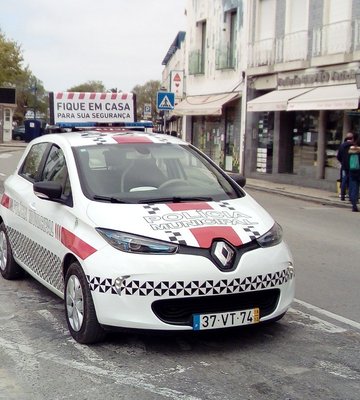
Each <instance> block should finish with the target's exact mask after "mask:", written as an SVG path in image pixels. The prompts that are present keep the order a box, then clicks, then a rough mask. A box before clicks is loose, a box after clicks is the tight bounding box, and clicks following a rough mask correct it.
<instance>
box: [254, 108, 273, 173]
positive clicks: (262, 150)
mask: <svg viewBox="0 0 360 400" xmlns="http://www.w3.org/2000/svg"><path fill="white" fill-rule="evenodd" d="M273 142H274V113H273V112H264V113H261V115H260V118H259V122H258V147H257V155H256V171H257V172H264V173H268V174H271V173H272V160H273Z"/></svg>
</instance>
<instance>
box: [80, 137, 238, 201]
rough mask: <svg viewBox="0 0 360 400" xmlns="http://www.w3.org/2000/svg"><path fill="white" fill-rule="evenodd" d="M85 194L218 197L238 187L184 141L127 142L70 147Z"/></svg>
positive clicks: (146, 197)
mask: <svg viewBox="0 0 360 400" xmlns="http://www.w3.org/2000/svg"><path fill="white" fill-rule="evenodd" d="M74 155H75V159H76V163H77V166H78V170H79V178H80V182H81V186H82V190H83V192H84V194H85V195H86V196H87V197H88V198H89V199H92V200H96V201H107V202H112V203H156V202H187V201H211V200H214V201H220V200H227V199H232V198H237V197H241V196H243V192H242V191H241V190H240V189H238V188H237V187H236V185H234V184H233V183H231V181H230V180H229V179H228V178H226V177H225V176H224V175H223V174H222V173H221V172H220V170H219V169H218V168H216V167H214V166H213V165H212V164H211V163H210V162H209V161H208V160H207V159H206V158H205V157H203V156H202V155H201V154H200V153H198V152H197V151H196V150H195V149H194V148H192V147H191V146H187V145H177V144H169V143H166V144H165V143H164V144H156V143H127V144H109V145H108V144H102V145H97V146H83V147H75V148H74Z"/></svg>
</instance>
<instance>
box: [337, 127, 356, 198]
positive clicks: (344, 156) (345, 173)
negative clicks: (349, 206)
mask: <svg viewBox="0 0 360 400" xmlns="http://www.w3.org/2000/svg"><path fill="white" fill-rule="evenodd" d="M353 141H354V135H353V134H352V133H351V132H349V133H347V134H346V137H345V140H344V142H343V143H341V145H340V147H339V150H338V152H337V156H336V157H337V159H338V161H339V162H340V164H341V168H340V180H341V192H340V193H341V195H340V196H341V200H343V201H344V200H345V195H346V190H347V189H348V188H349V149H350V146H351V145H352V144H353Z"/></svg>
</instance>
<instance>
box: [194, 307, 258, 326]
mask: <svg viewBox="0 0 360 400" xmlns="http://www.w3.org/2000/svg"><path fill="white" fill-rule="evenodd" d="M259 318H260V311H259V309H258V308H252V309H250V310H242V311H230V312H224V313H215V314H194V315H193V330H194V331H200V330H205V329H218V328H228V327H231V326H242V325H251V324H256V323H257V322H259Z"/></svg>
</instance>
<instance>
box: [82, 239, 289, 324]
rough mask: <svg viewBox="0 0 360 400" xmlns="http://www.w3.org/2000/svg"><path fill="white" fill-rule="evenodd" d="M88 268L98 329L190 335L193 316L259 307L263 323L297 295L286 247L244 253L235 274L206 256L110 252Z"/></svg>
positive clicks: (90, 262) (98, 256)
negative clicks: (143, 330) (178, 331)
mask: <svg viewBox="0 0 360 400" xmlns="http://www.w3.org/2000/svg"><path fill="white" fill-rule="evenodd" d="M104 260H109V261H108V263H107V264H106V265H104ZM84 268H85V272H86V274H87V279H88V282H89V286H90V289H91V292H92V296H93V300H94V304H95V309H96V313H97V317H98V320H99V323H100V324H103V325H107V326H113V327H122V328H136V329H154V330H191V329H192V315H193V314H194V313H200V314H201V313H209V312H228V311H234V310H243V309H248V308H254V307H259V308H260V322H262V321H266V320H269V319H272V318H276V317H277V316H280V315H281V314H283V313H284V312H286V310H287V309H288V308H289V306H290V304H291V302H292V300H293V298H294V291H295V280H294V271H293V260H292V256H291V254H290V252H289V250H288V248H287V246H286V244H285V243H283V242H282V243H280V244H279V245H277V246H274V247H269V248H258V249H256V250H253V251H249V252H247V253H245V254H244V255H243V256H242V257H241V259H240V260H239V263H238V265H237V267H236V268H235V269H234V270H233V271H230V272H222V271H220V270H219V269H218V268H217V267H216V265H215V264H214V263H212V262H211V260H209V259H208V258H205V257H201V256H195V255H187V254H173V255H139V254H127V253H122V252H120V251H118V250H115V249H113V248H112V247H110V246H107V247H106V248H104V249H103V250H101V251H99V252H97V253H95V254H94V255H93V256H91V257H89V258H88V259H87V260H86V265H85V266H84Z"/></svg>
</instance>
